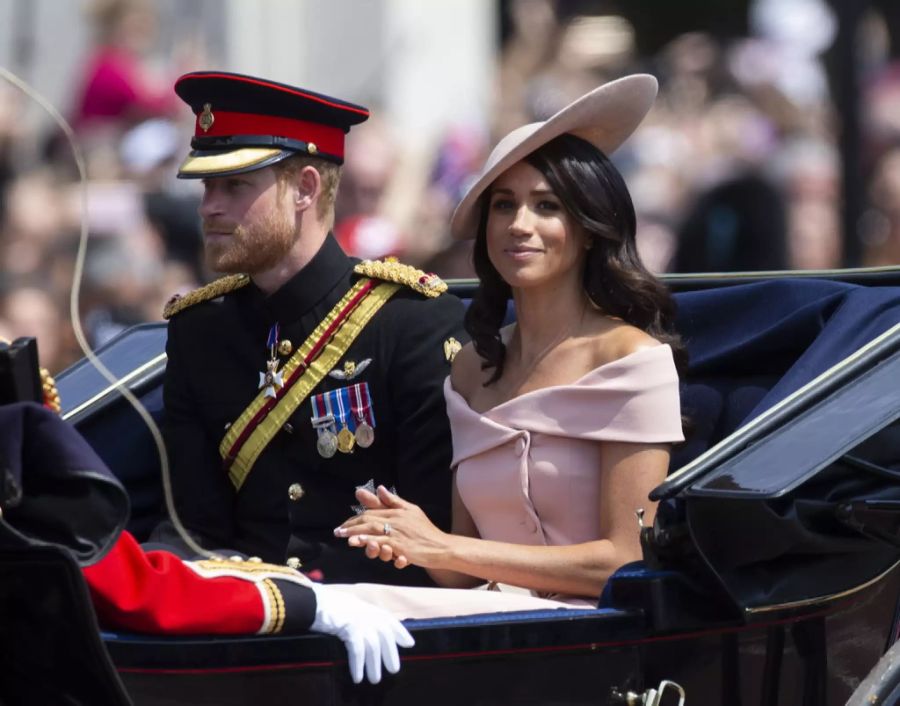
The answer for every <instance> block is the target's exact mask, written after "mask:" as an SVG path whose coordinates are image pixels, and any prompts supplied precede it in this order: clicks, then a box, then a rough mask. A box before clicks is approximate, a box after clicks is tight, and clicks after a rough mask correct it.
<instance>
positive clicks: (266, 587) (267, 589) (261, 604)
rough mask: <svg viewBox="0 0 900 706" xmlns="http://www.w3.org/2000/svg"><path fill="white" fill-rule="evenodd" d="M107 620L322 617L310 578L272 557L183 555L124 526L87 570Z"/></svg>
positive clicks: (166, 628) (189, 625)
mask: <svg viewBox="0 0 900 706" xmlns="http://www.w3.org/2000/svg"><path fill="white" fill-rule="evenodd" d="M83 573H84V577H85V579H86V580H87V584H88V588H89V589H90V593H91V598H92V600H93V603H94V608H95V609H96V611H97V617H98V618H99V620H100V624H101V625H102V626H103V627H105V628H109V629H118V630H129V631H134V632H141V633H154V634H162V633H164V634H171V635H191V634H219V635H246V634H266V633H278V632H301V631H303V630H306V629H307V628H309V626H310V625H311V624H312V622H313V619H314V617H315V611H316V598H315V594H314V593H313V591H312V590H311V589H310V588H309V587H308V580H307V579H305V578H304V577H302V576H301V575H300V574H298V573H297V572H295V571H293V570H291V569H288V568H287V567H283V566H274V565H271V564H262V563H253V562H237V561H229V560H224V559H215V560H209V559H206V560H201V561H183V560H182V559H180V558H179V557H178V556H176V555H175V554H172V553H170V552H166V551H148V552H145V551H144V550H143V549H142V548H141V546H140V545H139V544H138V543H137V541H136V540H135V539H134V537H133V536H132V535H131V534H129V533H128V532H124V533H123V534H122V536H121V537H120V538H119V541H118V542H116V544H115V546H114V547H113V548H112V549H111V550H110V551H109V553H108V554H107V555H106V556H105V557H104V558H103V559H101V560H100V561H99V562H97V563H96V564H94V565H92V566H89V567H86V568H85V569H84V570H83Z"/></svg>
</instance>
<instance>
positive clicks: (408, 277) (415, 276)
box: [353, 258, 447, 298]
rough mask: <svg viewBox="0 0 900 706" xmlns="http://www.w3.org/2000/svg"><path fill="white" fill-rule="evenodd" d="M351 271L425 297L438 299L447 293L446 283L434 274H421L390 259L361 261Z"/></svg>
mask: <svg viewBox="0 0 900 706" xmlns="http://www.w3.org/2000/svg"><path fill="white" fill-rule="evenodd" d="M353 271H354V272H355V273H356V274H358V275H363V276H364V277H371V278H373V279H383V280H385V281H387V282H396V283H397V284H403V285H406V286H407V287H409V288H410V289H414V290H415V291H417V292H419V293H420V294H424V295H425V296H426V297H431V298H434V297H439V296H441V295H442V294H443V293H444V292H446V291H447V283H446V282H444V280H442V279H441V278H440V277H438V276H437V275H436V274H433V273H430V272H423V271H422V270H420V269H417V268H415V267H413V266H412V265H404V264H403V263H402V262H397V260H394V259H391V258H388V259H385V260H363V261H362V262H360V263H359V264H358V265H357V266H356V267H354V268H353Z"/></svg>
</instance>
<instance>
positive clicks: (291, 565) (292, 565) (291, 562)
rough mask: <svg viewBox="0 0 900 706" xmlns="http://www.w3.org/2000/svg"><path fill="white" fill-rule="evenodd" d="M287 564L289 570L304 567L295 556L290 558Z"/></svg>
mask: <svg viewBox="0 0 900 706" xmlns="http://www.w3.org/2000/svg"><path fill="white" fill-rule="evenodd" d="M285 563H286V564H287V565H288V568H290V569H299V568H300V567H301V566H303V562H301V561H300V560H299V559H298V558H297V557H295V556H292V557H288V560H287V562H285Z"/></svg>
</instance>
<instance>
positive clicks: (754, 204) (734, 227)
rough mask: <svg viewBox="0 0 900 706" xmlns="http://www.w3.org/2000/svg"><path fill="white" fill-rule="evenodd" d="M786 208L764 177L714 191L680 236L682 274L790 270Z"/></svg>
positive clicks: (736, 180)
mask: <svg viewBox="0 0 900 706" xmlns="http://www.w3.org/2000/svg"><path fill="white" fill-rule="evenodd" d="M785 231H786V229H785V209H784V203H783V201H782V198H781V196H780V194H779V193H778V191H777V190H776V189H775V188H774V187H773V186H772V185H771V184H770V183H768V181H766V180H765V179H764V178H762V177H761V176H760V175H759V174H755V173H753V172H747V173H745V174H742V175H740V176H736V177H733V178H731V179H729V180H727V181H724V182H721V183H718V184H716V185H715V186H713V187H712V188H711V189H710V190H709V191H707V192H706V193H705V194H703V195H702V196H701V197H700V198H699V199H698V200H697V202H696V203H695V205H694V207H693V209H692V210H691V211H690V213H689V214H688V216H687V218H686V219H685V222H684V224H683V225H682V227H681V229H680V231H679V233H678V246H677V252H676V255H675V260H674V270H675V271H676V272H734V271H740V270H778V269H784V268H785V267H786V266H787V262H788V258H787V252H786V250H787V248H786V241H787V238H786V235H787V234H786V232H785Z"/></svg>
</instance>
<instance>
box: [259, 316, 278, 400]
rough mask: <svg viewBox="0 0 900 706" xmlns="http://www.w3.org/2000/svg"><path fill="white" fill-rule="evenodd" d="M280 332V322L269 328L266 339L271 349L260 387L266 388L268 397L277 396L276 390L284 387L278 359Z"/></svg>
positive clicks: (260, 377) (260, 380)
mask: <svg viewBox="0 0 900 706" xmlns="http://www.w3.org/2000/svg"><path fill="white" fill-rule="evenodd" d="M278 332H279V328H278V324H277V323H275V324H273V325H272V328H270V329H269V338H268V340H267V341H266V347H267V348H268V351H269V359H268V360H267V361H266V369H265V372H262V373H260V374H259V389H260V390H265V393H264V394H265V396H266V397H275V395H276V391H277V390H280V389H281V388H282V387H284V378H283V376H282V374H281V373H280V372H279V370H278V365H279V364H280V363H281V361H280V360H278Z"/></svg>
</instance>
